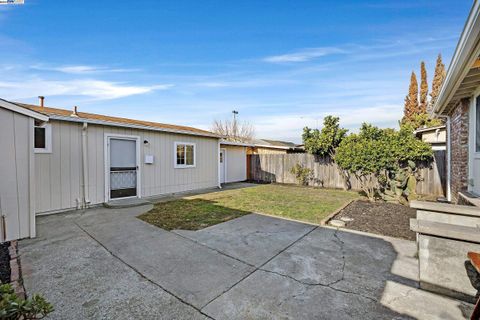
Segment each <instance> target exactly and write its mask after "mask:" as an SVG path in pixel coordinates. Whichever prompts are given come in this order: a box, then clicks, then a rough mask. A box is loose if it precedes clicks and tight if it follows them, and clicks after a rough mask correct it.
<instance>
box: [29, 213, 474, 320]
mask: <svg viewBox="0 0 480 320" xmlns="http://www.w3.org/2000/svg"><path fill="white" fill-rule="evenodd" d="M150 208H151V205H146V206H141V207H135V208H125V209H107V208H96V209H90V210H87V211H86V212H72V213H66V214H59V215H52V216H44V217H39V218H38V238H36V239H29V240H23V241H21V242H20V245H19V247H20V249H19V250H20V254H21V261H22V268H23V278H24V283H25V287H26V290H27V293H28V294H32V293H35V292H39V293H42V294H44V296H45V297H46V298H47V299H48V300H49V301H51V302H52V303H53V304H54V306H55V309H56V311H55V312H54V313H53V314H52V315H51V318H52V319H66V318H68V319H85V318H90V319H100V318H101V319H136V318H143V319H208V318H210V319H331V318H335V319H352V318H355V319H393V318H395V319H415V318H418V319H439V318H441V319H463V318H468V316H469V314H470V312H471V308H472V306H471V305H469V304H466V303H463V302H459V301H456V300H452V299H449V298H445V297H442V296H438V295H435V294H432V293H428V292H425V291H422V290H419V289H418V288H417V259H416V258H415V253H416V247H415V243H414V242H410V241H406V240H400V239H391V238H382V237H377V236H371V235H365V234H360V233H357V232H348V231H339V230H335V229H331V228H322V227H316V226H312V225H309V224H302V223H297V222H292V221H287V220H282V219H277V218H272V217H267V216H262V215H255V214H251V215H247V216H243V217H241V218H238V219H235V220H231V221H229V222H226V223H222V224H219V225H216V226H212V227H209V228H206V229H203V230H200V231H174V232H167V231H165V230H162V229H159V228H157V227H154V226H151V225H149V224H147V223H145V222H143V221H141V220H139V219H137V218H136V216H138V215H139V214H141V213H143V212H146V211H147V210H149V209H150Z"/></svg>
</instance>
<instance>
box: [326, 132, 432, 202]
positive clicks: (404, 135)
mask: <svg viewBox="0 0 480 320" xmlns="http://www.w3.org/2000/svg"><path fill="white" fill-rule="evenodd" d="M432 156H433V152H432V149H431V147H430V145H428V144H427V143H425V142H423V141H421V140H419V139H417V138H415V137H414V136H413V134H412V133H411V132H410V131H409V130H406V129H400V131H396V130H394V129H380V128H378V127H375V126H372V125H370V124H366V123H364V124H362V127H361V129H360V132H359V133H358V134H351V135H349V136H348V137H346V138H345V139H344V140H343V141H342V142H341V143H340V145H339V147H338V148H337V149H336V151H335V162H336V163H337V165H338V166H339V167H340V168H342V169H344V170H346V171H348V172H350V173H351V174H353V175H354V176H355V177H356V178H357V179H358V180H359V182H360V185H361V188H362V190H363V191H364V192H365V194H366V195H367V197H368V198H369V199H370V200H372V201H373V200H375V199H376V197H377V196H378V193H379V188H380V184H379V183H378V181H381V182H382V180H383V183H381V184H383V185H388V183H387V181H388V179H389V177H390V176H391V172H394V171H397V170H398V169H400V168H404V167H405V166H406V165H407V164H408V161H413V162H417V161H425V160H430V159H431V158H432Z"/></svg>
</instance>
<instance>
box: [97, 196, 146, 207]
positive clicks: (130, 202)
mask: <svg viewBox="0 0 480 320" xmlns="http://www.w3.org/2000/svg"><path fill="white" fill-rule="evenodd" d="M147 204H151V202H150V201H147V200H144V199H139V198H131V199H119V200H111V201H109V202H104V203H103V206H104V207H106V208H111V209H121V208H132V207H139V206H144V205H147Z"/></svg>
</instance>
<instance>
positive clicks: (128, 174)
mask: <svg viewBox="0 0 480 320" xmlns="http://www.w3.org/2000/svg"><path fill="white" fill-rule="evenodd" d="M109 146H110V199H117V198H126V197H135V196H137V171H138V167H137V141H136V140H131V139H120V138H110V143H109Z"/></svg>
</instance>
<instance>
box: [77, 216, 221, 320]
mask: <svg viewBox="0 0 480 320" xmlns="http://www.w3.org/2000/svg"><path fill="white" fill-rule="evenodd" d="M73 223H74V224H75V225H76V226H77V227H78V228H79V229H80V230H82V231H83V232H84V233H85V234H86V235H87V236H89V237H90V238H91V239H92V240H93V241H95V242H96V243H98V245H100V246H101V247H102V248H104V249H105V250H106V251H107V252H108V253H110V254H111V255H112V256H113V257H114V258H116V259H117V260H119V261H120V262H122V263H123V264H124V265H126V266H128V267H129V268H130V269H132V270H133V271H134V272H135V273H137V274H138V275H139V276H140V277H142V278H143V279H145V280H146V281H148V282H149V283H151V284H153V285H154V286H156V287H158V288H160V289H162V290H163V291H165V292H167V293H168V294H170V295H171V296H172V297H174V298H175V299H177V300H178V301H180V302H181V303H183V304H185V305H187V306H189V307H191V308H193V309H195V310H196V311H198V312H199V313H200V314H201V315H203V316H205V317H207V318H208V319H212V320H215V318H212V317H211V316H209V315H208V314H206V313H204V312H203V311H202V310H201V308H198V307H196V306H195V305H193V304H191V303H189V302H187V301H185V300H184V299H182V298H180V297H179V296H177V295H175V294H174V293H173V292H171V291H169V290H168V289H166V288H164V287H163V286H161V285H159V284H158V283H156V282H154V281H152V280H150V279H149V278H148V277H146V276H145V275H143V274H142V273H141V272H140V271H139V270H137V269H136V268H135V267H134V266H132V265H131V264H129V263H127V262H126V261H124V260H123V259H122V258H120V257H119V256H117V255H116V254H114V253H113V252H112V251H110V250H109V249H108V248H107V247H106V246H104V245H103V243H101V242H100V241H99V240H97V239H96V238H95V237H94V236H93V235H92V234H90V233H89V232H88V231H87V230H85V229H84V228H83V227H82V226H81V225H79V224H78V223H77V222H76V221H74V222H73Z"/></svg>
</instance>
